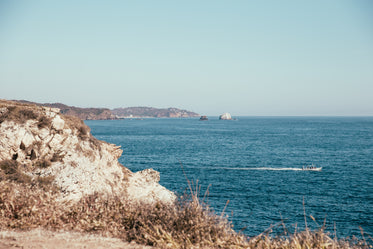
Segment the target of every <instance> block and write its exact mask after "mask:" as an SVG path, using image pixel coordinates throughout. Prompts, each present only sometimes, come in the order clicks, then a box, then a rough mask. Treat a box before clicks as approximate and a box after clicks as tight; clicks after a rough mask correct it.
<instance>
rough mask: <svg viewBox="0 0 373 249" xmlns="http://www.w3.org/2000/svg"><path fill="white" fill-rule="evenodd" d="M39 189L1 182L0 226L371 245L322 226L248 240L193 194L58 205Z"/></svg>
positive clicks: (221, 241)
mask: <svg viewBox="0 0 373 249" xmlns="http://www.w3.org/2000/svg"><path fill="white" fill-rule="evenodd" d="M56 197H57V194H56V193H54V192H52V191H46V189H41V188H39V187H36V186H34V187H32V188H30V187H29V186H26V185H22V184H16V183H14V182H10V181H2V182H0V229H10V228H13V229H30V228H36V227H43V228H46V229H49V230H60V229H63V230H69V231H79V232H90V233H96V234H100V235H105V236H109V237H116V238H121V239H123V240H126V241H136V242H138V243H141V244H146V245H152V246H156V247H158V248H372V246H371V245H369V244H368V243H367V242H366V241H365V240H357V239H355V240H346V239H342V240H337V239H336V238H332V237H331V236H330V235H329V234H328V233H326V232H324V230H323V229H319V230H317V231H309V230H305V231H302V232H295V233H294V234H291V235H287V236H282V237H272V236H270V235H269V234H268V233H266V234H261V235H258V236H256V237H253V238H250V239H247V238H246V237H245V236H244V235H242V234H239V233H236V232H234V231H233V229H232V225H231V223H230V222H229V221H228V220H227V219H226V218H225V217H223V215H217V214H216V213H214V212H213V211H212V210H211V209H210V208H209V207H208V206H206V205H203V203H201V202H200V200H199V199H198V196H197V195H196V194H195V193H194V194H193V195H192V196H191V197H190V198H181V200H182V201H179V202H178V203H177V204H176V205H165V204H161V203H158V204H156V205H145V204H142V205H130V204H129V202H127V201H126V200H125V198H123V197H119V196H112V197H103V196H101V195H97V194H96V195H91V196H86V197H84V198H82V199H81V200H80V201H79V202H78V203H75V204H61V203H59V202H57V201H56Z"/></svg>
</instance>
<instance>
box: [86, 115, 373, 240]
mask: <svg viewBox="0 0 373 249" xmlns="http://www.w3.org/2000/svg"><path fill="white" fill-rule="evenodd" d="M86 123H87V124H88V125H89V126H90V127H91V129H92V134H93V135H94V136H96V137H97V138H98V139H101V140H105V141H107V142H110V143H114V144H117V145H121V146H122V149H123V150H124V152H123V155H122V157H121V158H120V162H121V163H122V164H123V165H125V166H126V167H128V168H129V169H130V170H132V171H139V170H143V169H146V168H153V169H155V170H157V171H159V172H160V173H161V182H160V183H161V184H162V185H163V186H165V187H166V188H168V189H170V190H173V191H176V192H177V193H180V194H183V193H184V192H185V190H186V187H187V181H186V179H185V176H184V174H183V170H182V168H181V166H180V162H181V163H182V165H183V168H184V171H185V173H186V175H187V176H188V178H189V179H190V180H193V181H194V182H196V181H197V180H198V181H199V184H200V185H201V195H202V196H203V195H204V193H205V191H206V189H207V187H208V186H209V185H210V184H211V186H210V188H209V195H208V203H209V204H210V206H212V207H213V208H214V210H215V211H216V212H221V211H222V210H223V209H224V206H225V205H226V203H227V201H228V200H229V204H228V206H227V209H226V213H227V214H228V215H229V218H230V220H232V222H233V224H234V228H235V229H236V230H237V231H239V230H241V229H244V228H245V230H244V233H245V234H247V235H249V236H252V235H258V234H259V233H261V232H263V231H264V230H265V229H267V228H268V227H270V225H271V224H276V223H278V222H280V221H281V220H283V221H284V222H285V224H286V226H287V228H288V229H289V230H291V231H294V229H295V226H297V227H298V228H300V229H302V228H304V227H305V221H304V208H305V211H306V214H307V225H308V226H309V227H311V228H317V227H318V226H321V225H322V224H323V223H324V219H325V220H326V226H327V228H328V230H329V231H331V232H332V233H334V230H335V229H336V231H337V235H338V236H351V235H356V236H359V237H360V230H359V226H360V227H362V228H363V229H364V231H365V233H367V234H368V235H370V236H372V235H373V117H354V118H350V117H333V118H329V117H299V118H298V117H296V118H293V117H279V118H277V117H268V118H266V117H240V118H238V119H237V120H234V121H220V120H218V119H217V118H210V120H209V121H199V120H198V119H144V120H105V121H86ZM311 163H313V164H315V165H316V166H317V167H322V171H321V172H310V171H301V170H299V169H300V168H301V167H302V166H303V165H304V164H311ZM303 199H304V205H303ZM310 215H312V216H313V217H314V218H315V220H316V222H314V221H313V220H312V219H311V218H310ZM317 223H318V224H317Z"/></svg>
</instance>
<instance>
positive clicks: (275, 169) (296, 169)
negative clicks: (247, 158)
mask: <svg viewBox="0 0 373 249" xmlns="http://www.w3.org/2000/svg"><path fill="white" fill-rule="evenodd" d="M215 169H228V170H273V171H281V170H292V171H302V170H303V169H301V168H271V167H262V168H229V167H217V168H215Z"/></svg>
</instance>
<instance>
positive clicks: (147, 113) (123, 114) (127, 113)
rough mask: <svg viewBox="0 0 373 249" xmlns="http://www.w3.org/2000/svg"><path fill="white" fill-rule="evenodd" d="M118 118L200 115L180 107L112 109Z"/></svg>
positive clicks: (188, 116) (190, 116)
mask: <svg viewBox="0 0 373 249" xmlns="http://www.w3.org/2000/svg"><path fill="white" fill-rule="evenodd" d="M112 112H113V114H115V115H116V116H117V117H118V118H132V117H134V118H192V117H199V116H200V115H199V114H197V113H195V112H190V111H187V110H181V109H178V108H172V107H171V108H167V109H159V108H154V107H127V108H115V109H113V110H112Z"/></svg>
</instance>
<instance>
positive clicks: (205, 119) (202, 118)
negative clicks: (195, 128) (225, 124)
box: [199, 116, 209, 121]
mask: <svg viewBox="0 0 373 249" xmlns="http://www.w3.org/2000/svg"><path fill="white" fill-rule="evenodd" d="M207 120H209V119H208V118H207V116H201V118H200V119H199V121H207Z"/></svg>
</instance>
